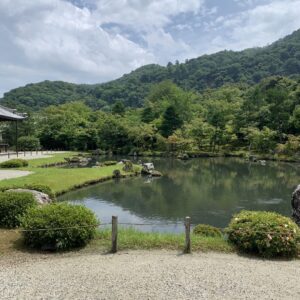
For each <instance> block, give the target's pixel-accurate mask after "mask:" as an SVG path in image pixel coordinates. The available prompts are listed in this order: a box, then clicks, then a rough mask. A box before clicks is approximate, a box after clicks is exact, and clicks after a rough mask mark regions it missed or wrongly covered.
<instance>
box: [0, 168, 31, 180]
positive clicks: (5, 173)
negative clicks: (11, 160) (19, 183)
mask: <svg viewBox="0 0 300 300" xmlns="http://www.w3.org/2000/svg"><path fill="white" fill-rule="evenodd" d="M29 174H32V172H29V171H20V170H0V180H3V179H11V178H17V177H23V176H27V175H29Z"/></svg>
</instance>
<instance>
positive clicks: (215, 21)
mask: <svg viewBox="0 0 300 300" xmlns="http://www.w3.org/2000/svg"><path fill="white" fill-rule="evenodd" d="M218 1H219V5H218V4H217V1H216V0H215V1H214V3H213V4H211V2H210V1H209V0H184V1H183V0H0V40H1V47H0V96H1V93H2V92H5V91H7V90H9V89H11V88H15V87H17V86H20V85H24V84H26V83H30V82H37V81H42V80H45V79H49V80H65V81H71V82H80V83H98V82H103V81H107V80H111V79H114V78H117V77H119V76H121V75H122V74H124V73H127V72H129V71H131V70H133V69H135V68H137V67H139V66H141V65H144V64H148V63H161V64H166V63H167V62H168V61H175V60H176V59H178V60H180V61H183V60H184V59H185V58H191V57H196V56H199V55H200V54H204V53H211V52H216V51H218V50H223V49H225V48H226V49H233V50H240V49H244V48H248V47H253V46H263V45H266V44H268V43H271V42H273V41H275V40H277V39H278V38H281V37H283V36H285V35H287V34H289V33H291V32H292V31H293V30H296V29H298V28H299V27H300V18H299V17H298V14H299V11H300V0H285V1H280V0H241V1H240V0H239V1H237V0H228V4H230V3H231V5H228V7H226V8H228V11H230V7H231V9H232V11H230V13H228V11H227V12H226V13H225V12H224V11H222V7H223V8H224V2H222V1H224V0H218ZM226 1H227V0H226ZM234 2H236V3H238V4H240V7H239V9H238V11H237V7H238V6H237V5H236V3H234ZM232 4H233V5H232Z"/></svg>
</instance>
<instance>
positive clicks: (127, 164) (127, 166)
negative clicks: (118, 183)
mask: <svg viewBox="0 0 300 300" xmlns="http://www.w3.org/2000/svg"><path fill="white" fill-rule="evenodd" d="M123 171H125V172H132V171H133V163H132V162H131V161H129V160H126V161H125V162H124V167H123Z"/></svg>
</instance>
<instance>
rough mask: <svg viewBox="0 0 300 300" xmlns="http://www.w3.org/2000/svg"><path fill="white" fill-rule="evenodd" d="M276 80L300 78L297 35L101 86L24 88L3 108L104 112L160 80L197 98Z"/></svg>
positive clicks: (144, 70)
mask: <svg viewBox="0 0 300 300" xmlns="http://www.w3.org/2000/svg"><path fill="white" fill-rule="evenodd" d="M274 75H281V76H300V30H297V31H295V32H294V33H292V34H291V35H288V36H286V37H285V38H283V39H280V40H278V41H277V42H275V43H273V44H271V45H269V46H266V47H263V48H251V49H246V50H243V51H240V52H235V51H227V50H225V51H221V52H218V53H215V54H211V55H203V56H200V57H198V58H194V59H190V60H187V61H186V62H185V63H176V64H171V63H169V64H168V65H167V67H163V66H159V65H154V64H152V65H146V66H143V67H140V68H138V69H136V70H135V71H132V72H131V73H129V74H126V75H123V76H122V77H121V78H119V79H116V80H113V81H110V82H108V83H103V84H93V85H88V84H72V83H66V82H62V81H43V82H40V83H36V84H28V85H26V86H25V87H19V88H16V89H13V90H11V91H10V92H7V93H5V94H4V97H3V98H2V99H1V103H2V104H3V105H7V106H10V107H21V108H22V109H27V110H35V111H36V110H39V109H41V108H44V107H47V106H49V105H58V104H63V103H66V102H69V101H75V100H82V101H84V102H86V104H87V105H89V106H90V107H92V108H104V107H105V106H108V105H111V104H112V103H114V102H116V101H118V100H120V101H123V102H124V104H125V105H126V106H130V107H140V106H142V105H143V102H144V99H145V97H146V96H147V94H148V92H149V89H150V88H151V86H153V85H154V84H156V83H159V82H161V81H163V80H172V81H173V82H175V83H176V84H177V85H179V86H181V87H182V88H184V89H187V90H194V91H198V92H200V91H202V90H204V89H207V88H218V87H221V86H222V85H224V84H235V83H244V84H250V85H252V84H255V83H258V82H260V81H261V80H262V79H263V78H266V77H270V76H274Z"/></svg>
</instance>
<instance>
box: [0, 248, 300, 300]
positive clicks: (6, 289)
mask: <svg viewBox="0 0 300 300" xmlns="http://www.w3.org/2000/svg"><path fill="white" fill-rule="evenodd" d="M299 278H300V261H267V260H266V261H264V260H258V259H254V258H246V257H240V256H237V255H235V254H216V253H207V254H203V253H199V254H193V255H179V254H177V253H175V252H170V251H151V252H150V251H149V252H144V251H131V252H128V253H124V252H122V253H119V254H116V255H110V254H109V255H101V254H68V255H53V256H51V255H25V258H24V257H23V256H21V258H20V257H19V258H18V259H5V258H4V257H2V258H0V299H72V300H75V299H172V300H173V299H300V285H299Z"/></svg>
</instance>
